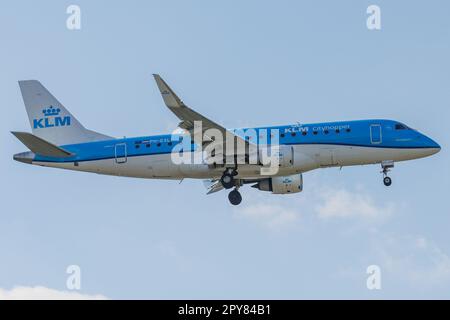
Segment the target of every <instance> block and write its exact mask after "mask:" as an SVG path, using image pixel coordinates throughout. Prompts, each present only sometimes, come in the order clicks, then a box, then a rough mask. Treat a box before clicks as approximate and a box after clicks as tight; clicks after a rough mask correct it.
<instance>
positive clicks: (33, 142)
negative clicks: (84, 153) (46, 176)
mask: <svg viewBox="0 0 450 320" xmlns="http://www.w3.org/2000/svg"><path fill="white" fill-rule="evenodd" d="M11 133H12V134H13V135H14V136H15V137H16V138H17V139H19V140H20V141H21V142H22V143H23V144H24V145H26V146H27V147H28V149H30V150H31V151H32V152H34V153H35V154H38V155H40V156H44V157H54V158H68V157H71V156H73V155H74V154H73V153H71V152H69V151H66V150H64V149H62V148H60V147H57V146H55V145H54V144H52V143H50V142H47V141H45V140H44V139H41V138H39V137H36V136H35V135H33V134H31V133H28V132H11Z"/></svg>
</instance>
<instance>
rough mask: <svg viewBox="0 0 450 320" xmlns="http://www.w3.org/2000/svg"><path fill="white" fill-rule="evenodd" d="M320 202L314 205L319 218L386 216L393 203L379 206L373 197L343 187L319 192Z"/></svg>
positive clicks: (370, 217) (392, 208)
mask: <svg viewBox="0 0 450 320" xmlns="http://www.w3.org/2000/svg"><path fill="white" fill-rule="evenodd" d="M320 194H322V196H321V197H320V198H321V199H320V202H319V204H318V205H316V206H315V208H314V209H315V212H316V213H317V214H318V216H319V218H322V219H331V218H363V219H371V220H372V219H379V218H386V217H388V216H390V215H391V214H392V212H393V211H394V205H393V204H387V205H384V206H379V205H377V204H376V203H375V201H374V199H373V198H372V197H371V196H370V195H368V194H365V193H363V192H361V191H359V192H350V191H348V190H345V189H339V190H326V191H323V192H320Z"/></svg>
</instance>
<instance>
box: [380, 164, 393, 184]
mask: <svg viewBox="0 0 450 320" xmlns="http://www.w3.org/2000/svg"><path fill="white" fill-rule="evenodd" d="M393 167H394V161H382V162H381V168H382V169H383V170H382V171H381V173H382V174H383V183H384V185H385V186H386V187H389V186H390V185H391V184H392V179H391V178H390V177H388V175H387V174H388V172H389V171H391V169H392V168H393Z"/></svg>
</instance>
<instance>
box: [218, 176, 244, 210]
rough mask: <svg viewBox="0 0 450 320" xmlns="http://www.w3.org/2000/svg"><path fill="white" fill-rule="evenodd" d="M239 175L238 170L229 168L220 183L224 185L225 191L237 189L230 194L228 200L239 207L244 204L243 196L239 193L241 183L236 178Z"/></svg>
mask: <svg viewBox="0 0 450 320" xmlns="http://www.w3.org/2000/svg"><path fill="white" fill-rule="evenodd" d="M237 174H238V173H237V171H236V169H234V168H228V169H227V170H225V172H224V173H223V175H222V177H221V178H220V183H222V186H223V187H224V188H225V189H231V188H233V187H235V189H234V190H233V191H231V192H230V193H229V194H228V200H230V203H231V204H232V205H234V206H237V205H238V204H240V203H241V202H242V196H241V194H240V192H239V191H238V189H239V187H240V181H239V180H237V179H235V178H234V177H236V176H237Z"/></svg>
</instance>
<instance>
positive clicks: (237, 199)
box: [228, 188, 242, 206]
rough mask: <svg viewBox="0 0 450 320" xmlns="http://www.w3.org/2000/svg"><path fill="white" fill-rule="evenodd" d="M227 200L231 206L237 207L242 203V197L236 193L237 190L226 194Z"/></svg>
mask: <svg viewBox="0 0 450 320" xmlns="http://www.w3.org/2000/svg"><path fill="white" fill-rule="evenodd" d="M228 200H230V203H231V204H232V205H233V206H237V205H238V204H240V203H241V201H242V196H241V193H240V192H239V191H238V189H237V188H236V189H234V190H233V191H231V192H230V193H229V194H228Z"/></svg>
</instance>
